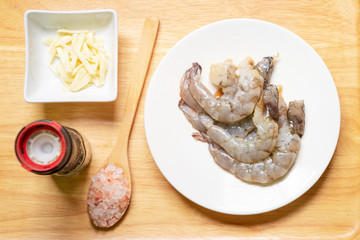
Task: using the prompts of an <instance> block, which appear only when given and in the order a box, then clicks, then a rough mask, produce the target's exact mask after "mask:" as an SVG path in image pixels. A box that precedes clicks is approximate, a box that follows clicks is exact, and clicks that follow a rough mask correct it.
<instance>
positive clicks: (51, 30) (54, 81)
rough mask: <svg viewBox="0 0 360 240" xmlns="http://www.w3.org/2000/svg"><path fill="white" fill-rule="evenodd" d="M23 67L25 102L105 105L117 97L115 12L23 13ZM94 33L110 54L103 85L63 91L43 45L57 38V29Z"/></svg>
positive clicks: (32, 11) (36, 11) (40, 11)
mask: <svg viewBox="0 0 360 240" xmlns="http://www.w3.org/2000/svg"><path fill="white" fill-rule="evenodd" d="M24 24H25V40H26V65H25V84H24V99H25V101H27V102H107V101H114V100H115V99H116V97H117V60H118V31H117V14H116V12H115V11H114V10H91V11H42V10H30V11H27V12H26V13H25V16H24ZM60 28H66V29H71V30H78V29H80V30H84V29H86V30H93V31H94V32H95V36H96V37H99V38H101V39H103V40H104V49H105V51H106V52H107V53H108V54H109V55H110V60H109V68H108V71H107V74H106V79H105V84H104V86H102V87H99V88H98V87H95V85H92V86H90V87H88V88H86V89H84V90H81V91H79V92H67V91H63V84H62V82H61V80H60V79H59V78H58V77H57V76H55V74H54V73H53V72H52V71H51V69H50V68H49V66H48V60H49V50H48V47H47V46H46V45H45V44H44V43H43V39H44V38H47V37H56V36H57V34H58V33H57V30H58V29H60Z"/></svg>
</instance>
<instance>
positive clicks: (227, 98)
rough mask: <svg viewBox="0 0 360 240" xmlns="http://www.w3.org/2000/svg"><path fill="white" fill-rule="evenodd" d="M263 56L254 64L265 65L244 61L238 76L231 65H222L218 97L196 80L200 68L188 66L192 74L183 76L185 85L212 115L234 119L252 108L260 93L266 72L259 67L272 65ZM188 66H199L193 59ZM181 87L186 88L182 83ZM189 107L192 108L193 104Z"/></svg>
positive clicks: (218, 117) (231, 121)
mask: <svg viewBox="0 0 360 240" xmlns="http://www.w3.org/2000/svg"><path fill="white" fill-rule="evenodd" d="M264 59H265V58H264ZM264 59H263V60H262V62H261V64H260V63H259V64H258V65H261V66H267V65H268V68H265V67H261V68H254V67H253V66H252V65H251V64H246V65H245V66H242V67H241V68H239V75H240V77H239V78H237V77H235V70H234V68H225V69H227V76H228V77H227V78H226V79H225V80H224V81H220V82H219V85H220V86H221V87H222V88H223V89H222V90H223V93H224V94H223V95H222V96H221V97H220V98H219V99H216V98H215V97H214V96H213V95H212V93H211V92H210V91H209V90H208V89H207V88H206V87H205V85H204V84H203V83H202V82H201V81H200V74H201V71H195V70H191V69H189V70H188V71H190V72H195V73H196V74H190V75H189V77H190V79H186V83H187V84H189V86H187V88H188V89H189V90H190V93H191V96H192V98H193V99H195V100H196V102H197V103H198V104H199V105H200V106H201V107H202V108H203V110H204V111H205V112H206V113H208V114H209V115H210V116H211V117H212V118H213V119H215V120H217V121H220V122H224V123H234V122H237V121H239V120H241V119H243V118H245V117H246V116H248V115H250V114H251V113H252V112H253V111H254V107H255V105H256V103H257V102H258V99H259V97H260V95H261V93H262V89H263V85H264V78H263V77H262V75H264V76H266V74H267V73H265V72H264V73H262V72H260V71H263V70H264V71H271V69H272V67H273V61H269V60H268V58H266V61H264ZM263 61H264V62H263ZM192 68H195V69H198V68H200V69H201V67H200V65H199V64H198V63H193V66H192ZM229 69H230V70H229ZM183 84H185V82H184V83H183ZM183 89H186V88H185V87H183ZM184 95H185V94H184ZM186 95H188V94H186ZM182 98H183V97H182ZM183 99H184V100H185V102H186V103H187V104H188V105H189V106H191V105H192V104H191V103H189V102H190V101H189V100H187V99H185V98H183ZM191 107H192V108H193V106H191Z"/></svg>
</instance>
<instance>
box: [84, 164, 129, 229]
mask: <svg viewBox="0 0 360 240" xmlns="http://www.w3.org/2000/svg"><path fill="white" fill-rule="evenodd" d="M129 202H130V188H129V181H128V179H127V178H126V176H125V175H124V171H123V170H122V169H121V168H117V167H115V165H114V164H113V163H110V164H109V165H108V166H106V168H102V169H100V171H99V172H98V173H97V174H96V175H95V176H93V177H92V178H91V186H90V189H89V194H88V200H87V203H88V211H89V215H90V218H91V220H92V221H93V223H94V224H95V225H96V226H98V227H111V226H112V225H114V224H115V223H116V222H117V221H118V220H119V219H120V218H121V217H122V215H123V214H124V212H125V210H126V208H127V206H128V205H129Z"/></svg>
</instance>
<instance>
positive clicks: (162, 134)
mask: <svg viewBox="0 0 360 240" xmlns="http://www.w3.org/2000/svg"><path fill="white" fill-rule="evenodd" d="M277 53H279V54H280V59H279V62H278V63H277V65H276V66H275V69H274V72H273V75H272V78H271V81H272V83H275V84H281V85H282V86H283V95H284V98H285V101H286V102H289V101H291V100H295V99H304V100H305V107H306V126H305V135H304V136H303V138H302V143H301V149H300V152H299V155H298V158H297V160H296V163H295V165H294V166H293V168H292V169H291V170H290V172H289V173H288V174H287V175H286V176H285V177H284V178H282V179H281V180H280V181H277V182H276V183H275V184H272V185H268V186H260V185H256V184H248V183H245V182H243V181H241V180H239V179H237V178H235V177H234V176H233V175H232V174H230V173H228V172H226V171H225V170H223V169H222V168H221V167H219V166H218V165H217V164H216V163H215V162H214V160H213V159H212V157H211V155H210V153H209V151H208V146H207V144H205V143H201V142H198V141H195V140H194V139H193V138H192V137H191V133H193V132H194V129H193V128H192V126H191V125H190V123H189V122H188V121H187V120H186V118H185V116H184V115H183V113H182V112H181V111H180V110H179V109H178V107H177V104H178V101H179V83H180V79H181V77H182V75H183V74H184V72H185V70H186V69H188V68H189V67H191V63H192V62H195V61H197V62H199V63H200V65H201V66H202V67H203V73H202V81H204V82H205V84H206V85H207V86H208V87H209V88H211V87H212V86H211V85H210V84H209V80H208V74H209V68H210V65H211V63H216V62H220V61H224V60H226V59H228V58H230V59H233V60H234V62H235V63H237V62H239V61H240V60H242V59H243V58H244V57H246V56H251V57H252V58H253V59H254V60H255V61H259V60H260V59H261V58H262V57H263V56H269V55H275V54H277ZM339 129H340V105H339V99H338V94H337V91H336V87H335V84H334V81H333V79H332V77H331V75H330V73H329V71H328V69H327V67H326V65H325V64H324V62H323V61H322V59H321V58H320V57H319V55H318V54H317V53H316V52H315V51H314V50H313V49H312V48H311V47H310V46H309V45H308V44H307V43H306V42H305V41H304V40H302V39H301V38H300V37H298V36H297V35H295V34H294V33H292V32H290V31H288V30H286V29H284V28H282V27H280V26H277V25H275V24H271V23H268V22H264V21H259V20H251V19H233V20H225V21H220V22H216V23H213V24H210V25H207V26H204V27H202V28H200V29H198V30H196V31H194V32H192V33H190V34H189V35H187V36H186V37H185V38H183V39H182V40H181V41H179V42H178V43H177V44H176V45H175V46H174V47H173V48H172V49H171V50H170V51H169V52H168V54H167V55H166V56H165V57H164V58H163V60H162V61H161V63H160V64H159V66H158V68H157V70H156V72H155V73H154V76H153V78H152V80H151V83H150V86H149V89H148V93H147V97H146V103H145V131H146V137H147V141H148V144H149V147H150V150H151V153H152V155H153V157H154V160H155V162H156V164H157V166H158V167H159V169H160V171H161V172H162V174H163V175H164V176H165V178H166V179H167V180H168V181H169V182H170V184H171V185H172V186H173V187H174V188H175V189H177V190H178V191H179V192H180V193H181V194H183V195H184V196H185V197H187V198H188V199H190V200H192V201H193V202H195V203H197V204H199V205H201V206H203V207H205V208H208V209H211V210H214V211H217V212H222V213H228V214H237V215H247V214H257V213H263V212H267V211H271V210H274V209H277V208H279V207H281V206H284V205H286V204H288V203H290V202H292V201H293V200H295V199H297V198H298V197H299V196H301V195H302V194H303V193H305V192H306V191H307V190H308V189H309V188H310V187H311V186H313V185H314V184H315V182H316V181H317V180H318V179H319V178H320V176H321V175H322V173H323V172H324V171H325V169H326V167H327V166H328V164H329V162H330V160H331V158H332V155H333V153H334V150H335V147H336V144H337V140H338V136H339Z"/></svg>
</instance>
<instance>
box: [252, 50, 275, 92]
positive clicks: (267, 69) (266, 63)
mask: <svg viewBox="0 0 360 240" xmlns="http://www.w3.org/2000/svg"><path fill="white" fill-rule="evenodd" d="M274 65H275V59H274V57H271V56H269V57H264V58H263V59H262V60H261V61H260V62H258V63H257V64H256V65H255V69H257V70H258V71H259V73H260V76H261V77H263V79H264V86H263V88H264V89H265V88H266V87H267V85H268V84H269V81H270V77H271V74H272V71H273V67H274Z"/></svg>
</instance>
